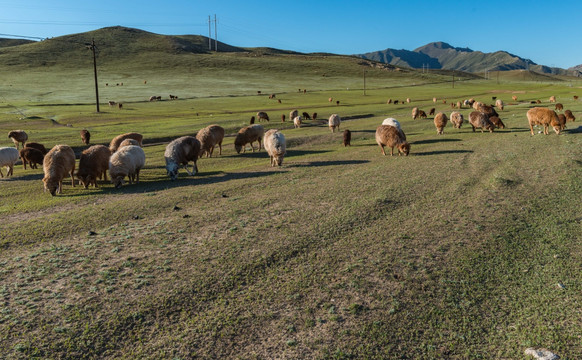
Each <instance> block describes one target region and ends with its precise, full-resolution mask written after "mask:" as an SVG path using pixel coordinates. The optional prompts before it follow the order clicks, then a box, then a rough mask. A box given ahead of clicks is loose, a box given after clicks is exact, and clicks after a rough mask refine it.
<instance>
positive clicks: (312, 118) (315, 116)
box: [311, 112, 317, 121]
mask: <svg viewBox="0 0 582 360" xmlns="http://www.w3.org/2000/svg"><path fill="white" fill-rule="evenodd" d="M311 120H313V121H315V120H317V113H316V112H314V113H313V115H311Z"/></svg>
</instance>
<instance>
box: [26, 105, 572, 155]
mask: <svg viewBox="0 0 582 360" xmlns="http://www.w3.org/2000/svg"><path fill="white" fill-rule="evenodd" d="M558 122H559V126H560V131H561V130H564V129H565V128H566V122H568V120H567V119H566V115H564V114H558ZM550 125H552V126H554V125H553V124H552V123H550ZM21 157H22V156H21Z"/></svg>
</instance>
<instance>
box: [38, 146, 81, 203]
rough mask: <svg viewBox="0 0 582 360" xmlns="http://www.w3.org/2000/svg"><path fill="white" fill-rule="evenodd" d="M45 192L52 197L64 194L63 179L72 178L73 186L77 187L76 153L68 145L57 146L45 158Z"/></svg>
mask: <svg viewBox="0 0 582 360" xmlns="http://www.w3.org/2000/svg"><path fill="white" fill-rule="evenodd" d="M42 167H43V170H44V178H43V179H42V182H43V183H44V190H45V191H48V192H50V194H51V195H52V196H54V195H55V194H61V193H62V192H63V179H64V178H65V176H66V175H67V174H69V175H70V176H71V184H72V185H73V187H75V178H74V177H73V173H74V172H75V152H74V151H73V149H71V147H70V146H67V145H56V146H55V147H53V148H52V149H51V150H50V151H49V152H48V153H47V154H46V155H45V157H44V162H43V165H42Z"/></svg>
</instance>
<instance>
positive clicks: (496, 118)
mask: <svg viewBox="0 0 582 360" xmlns="http://www.w3.org/2000/svg"><path fill="white" fill-rule="evenodd" d="M489 121H491V122H492V123H493V125H495V127H497V128H498V129H505V124H504V123H503V121H501V119H500V118H499V116H489Z"/></svg>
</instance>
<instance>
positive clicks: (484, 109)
mask: <svg viewBox="0 0 582 360" xmlns="http://www.w3.org/2000/svg"><path fill="white" fill-rule="evenodd" d="M475 104H477V103H475ZM475 110H477V111H480V112H482V113H485V114H487V116H499V114H498V113H497V111H495V109H494V108H493V106H489V105H486V104H483V103H479V105H478V106H477V108H476V109H475Z"/></svg>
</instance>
